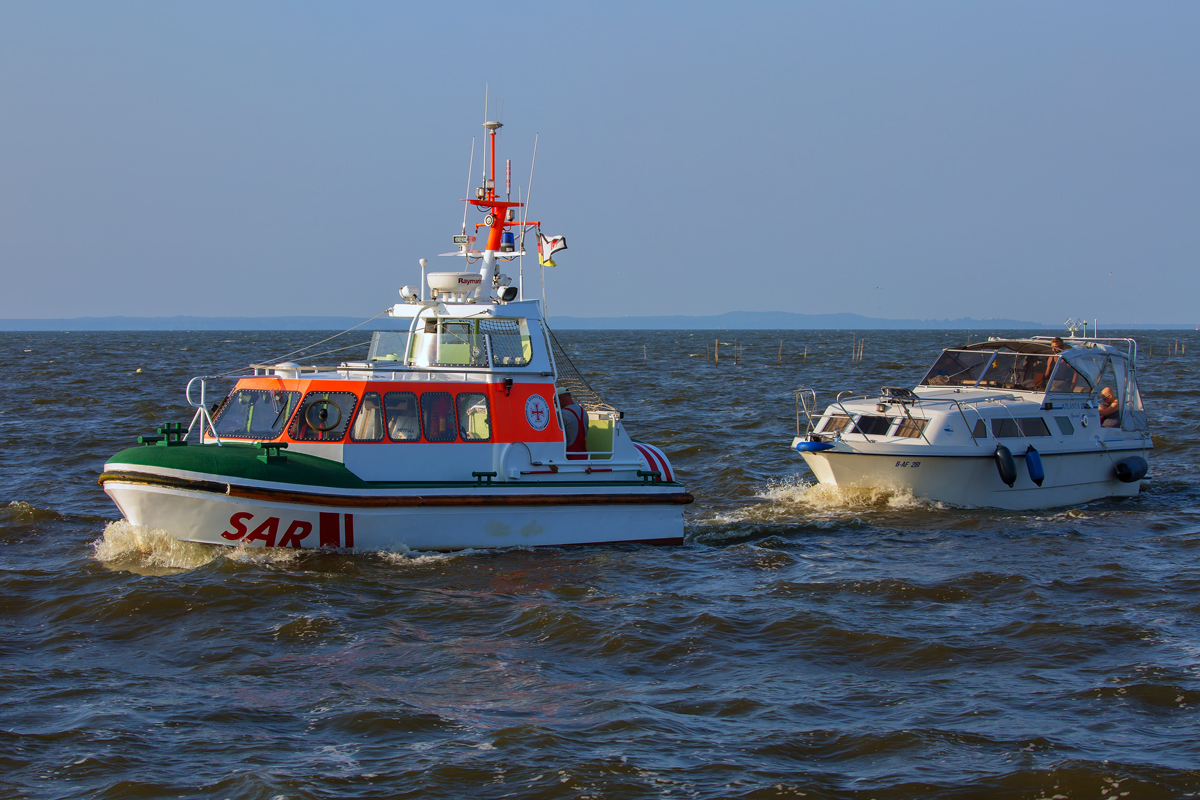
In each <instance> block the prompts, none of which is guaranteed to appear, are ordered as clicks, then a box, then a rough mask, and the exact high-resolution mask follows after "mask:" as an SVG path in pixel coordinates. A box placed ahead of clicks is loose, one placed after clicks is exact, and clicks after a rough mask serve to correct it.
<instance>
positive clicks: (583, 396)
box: [546, 325, 616, 411]
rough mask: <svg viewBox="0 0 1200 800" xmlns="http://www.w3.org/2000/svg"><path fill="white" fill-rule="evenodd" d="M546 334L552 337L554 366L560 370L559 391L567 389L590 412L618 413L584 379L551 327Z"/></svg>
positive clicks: (557, 381)
mask: <svg viewBox="0 0 1200 800" xmlns="http://www.w3.org/2000/svg"><path fill="white" fill-rule="evenodd" d="M546 333H547V334H549V336H550V346H551V347H552V348H553V349H554V365H555V367H557V368H558V378H557V380H556V381H555V383H556V384H557V385H558V388H559V390H562V389H566V390H567V391H569V392H570V393H571V396H572V397H574V398H575V402H576V403H579V405H581V406H583V407H584V408H586V409H587V410H589V411H594V410H596V409H601V408H604V409H609V410H612V411H616V409H615V408H613V407H612V406H611V405H609V404H608V403H606V402H604V399H603V398H602V397H600V395H599V394H597V393H596V390H595V389H593V388H592V385H591V384H590V383H588V382H587V379H586V378H584V377H583V373H581V372H580V371H579V369H578V368H577V367H576V366H575V363H574V362H573V361H571V358H570V356H568V355H567V351H566V349H565V348H564V347H563V346H562V345H561V344H559V342H558V339H557V338H555V336H554V331H552V330H550V326H549V325H547V326H546Z"/></svg>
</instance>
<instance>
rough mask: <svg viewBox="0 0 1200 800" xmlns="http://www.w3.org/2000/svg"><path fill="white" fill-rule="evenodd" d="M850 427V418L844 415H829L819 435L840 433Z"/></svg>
mask: <svg viewBox="0 0 1200 800" xmlns="http://www.w3.org/2000/svg"><path fill="white" fill-rule="evenodd" d="M849 425H850V417H848V416H846V415H845V414H830V415H829V416H828V417H826V418H825V423H824V425H823V426H822V427H821V430H820V432H821V433H841V432H842V431H844V430H846V428H847V427H849Z"/></svg>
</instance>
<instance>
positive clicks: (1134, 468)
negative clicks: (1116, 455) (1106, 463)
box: [1116, 456, 1150, 483]
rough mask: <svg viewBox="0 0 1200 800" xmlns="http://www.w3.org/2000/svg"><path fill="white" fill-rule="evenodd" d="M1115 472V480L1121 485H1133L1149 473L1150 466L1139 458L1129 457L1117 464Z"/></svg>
mask: <svg viewBox="0 0 1200 800" xmlns="http://www.w3.org/2000/svg"><path fill="white" fill-rule="evenodd" d="M1116 470H1117V480H1119V481H1120V482H1121V483H1133V482H1134V481H1140V480H1141V479H1142V478H1144V477H1146V473H1147V472H1149V471H1150V465H1149V464H1147V463H1146V459H1144V458H1142V457H1141V456H1130V457H1129V458H1126V459H1124V460H1123V461H1119V462H1117V467H1116Z"/></svg>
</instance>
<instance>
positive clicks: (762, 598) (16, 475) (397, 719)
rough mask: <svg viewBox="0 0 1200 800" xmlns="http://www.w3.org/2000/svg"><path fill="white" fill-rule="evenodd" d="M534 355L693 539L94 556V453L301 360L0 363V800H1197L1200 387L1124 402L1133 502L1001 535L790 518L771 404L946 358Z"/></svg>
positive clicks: (883, 354) (660, 351) (620, 346)
mask: <svg viewBox="0 0 1200 800" xmlns="http://www.w3.org/2000/svg"><path fill="white" fill-rule="evenodd" d="M324 335H325V334H321V335H319V336H317V337H312V338H320V337H321V336H324ZM562 335H563V337H564V338H565V339H569V338H574V341H575V343H578V347H576V349H575V350H573V351H572V352H574V353H577V354H578V355H579V358H580V362H581V363H580V364H579V366H580V367H581V368H583V369H586V370H588V372H589V374H590V375H592V377H593V378H594V380H596V381H598V382H599V383H598V385H597V386H596V388H597V390H599V391H600V392H601V394H602V395H603V396H604V397H605V399H606V400H608V401H610V402H612V403H613V404H614V405H615V406H616V407H618V408H620V409H622V410H624V411H627V412H629V413H628V416H627V417H626V421H627V424H628V425H629V428H630V431H631V432H632V433H634V434H635V435H637V436H638V437H639V438H643V439H645V440H646V441H651V442H656V443H659V444H662V445H663V447H664V448H665V450H666V452H667V453H668V454H669V455H670V457H671V458H672V462H673V466H674V467H675V470H676V472H677V473H678V474H679V475H680V476H681V478H682V479H683V480H684V481H685V482H686V483H687V485H688V487H689V489H690V490H691V491H693V492H694V493H695V495H696V498H697V501H696V503H694V504H692V505H691V506H688V508H687V511H686V513H687V515H688V517H687V518H688V520H689V522H688V525H687V537H688V541H689V543H688V544H687V545H685V546H682V547H666V548H656V547H646V546H635V545H629V546H619V547H580V548H552V549H539V550H525V549H516V548H514V549H489V550H479V551H464V552H457V553H416V552H407V551H405V550H404V549H403V548H398V549H397V550H395V551H391V552H381V553H324V552H307V551H303V552H301V551H294V550H291V549H286V550H264V549H253V550H245V549H238V548H235V547H221V546H208V545H198V544H189V543H184V542H179V541H177V540H175V539H173V538H172V537H169V536H167V535H166V534H164V533H163V532H162V531H153V530H148V529H144V528H135V527H134V526H131V525H129V524H128V523H125V522H115V523H111V524H109V520H111V519H112V517H113V516H115V514H116V510H115V508H114V507H113V506H112V504H111V502H110V501H109V499H108V498H107V497H106V496H105V495H104V493H103V492H102V490H101V489H100V488H99V487H98V486H97V484H96V475H97V474H99V470H101V469H102V468H103V459H104V457H105V456H107V455H108V454H110V453H112V452H115V451H116V450H117V449H119V448H121V447H124V446H127V445H128V444H130V443H131V442H132V441H134V437H135V436H136V435H137V434H139V433H147V432H150V431H151V430H152V429H153V427H154V426H155V425H156V424H159V423H160V422H161V421H177V420H178V421H183V422H186V421H187V419H188V418H189V417H188V416H187V414H186V412H187V408H186V406H185V405H184V403H183V400H182V387H183V386H184V385H185V384H186V382H187V380H188V378H189V377H190V376H191V375H195V374H202V373H203V372H206V371H211V369H212V366H213V364H220V365H222V366H228V367H230V368H232V367H235V366H237V364H238V363H250V362H251V361H255V360H258V359H259V358H261V357H262V356H264V355H271V354H274V353H282V352H288V351H289V350H291V349H293V348H294V346H298V345H301V344H305V343H306V342H307V341H311V340H312V339H305V338H304V337H305V336H307V335H306V334H274V333H272V334H265V333H261V332H255V333H248V334H245V335H242V334H231V333H228V332H224V333H221V334H220V335H219V336H217V335H213V334H185V333H179V334H175V333H171V334H163V333H155V334H112V333H106V334H95V335H92V334H72V335H70V336H65V335H64V336H59V335H56V334H45V335H25V334H22V335H20V336H14V337H12V338H14V339H17V340H18V341H15V342H13V343H12V345H11V346H10V347H9V348H8V349H5V348H0V390H3V391H5V392H7V393H8V394H7V395H6V396H8V397H10V398H11V401H10V403H9V404H8V406H7V407H9V408H14V407H15V408H21V409H27V410H28V411H27V413H22V414H14V413H7V414H5V413H4V412H3V411H0V414H2V415H3V416H0V419H2V420H3V424H2V425H0V428H3V432H2V433H0V438H3V439H4V442H3V447H4V448H5V449H4V454H5V455H6V456H9V457H10V458H9V460H8V462H6V463H10V464H20V465H22V466H21V469H19V470H16V469H9V471H8V472H7V473H6V474H5V475H4V478H5V487H6V488H5V491H6V492H7V494H6V495H5V496H4V501H3V502H0V531H3V532H4V536H3V539H2V541H0V543H2V544H3V547H0V601H2V602H0V626H3V627H2V628H0V659H3V663H4V664H5V685H6V688H7V689H9V694H10V696H11V698H14V699H13V700H12V701H11V702H8V703H7V704H0V707H2V708H3V716H4V724H3V725H0V747H2V749H3V754H2V755H0V766H2V767H3V769H2V770H0V786H3V787H4V790H0V794H4V793H5V791H7V793H8V794H13V795H15V796H28V797H41V796H51V795H53V796H56V797H57V796H63V797H66V796H71V797H84V796H87V797H91V796H104V797H108V796H112V797H117V796H121V797H133V796H147V797H149V796H154V797H160V796H167V795H171V796H177V795H187V796H195V795H197V794H203V795H205V796H213V797H227V796H228V797H233V796H237V797H243V796H247V797H248V796H254V797H276V796H287V797H293V796H296V797H309V796H311V797H332V796H337V797H378V796H421V797H430V798H458V797H463V796H468V797H481V798H482V797H488V798H491V797H501V796H504V795H512V796H516V797H533V796H538V797H542V796H544V797H572V798H584V797H604V798H635V797H636V798H641V797H687V798H695V799H696V800H724V799H725V798H730V797H737V798H767V797H780V796H782V797H788V796H796V797H800V796H806V797H836V798H869V797H879V798H884V797H893V798H895V797H938V798H966V797H994V796H1005V797H1014V798H1018V797H1019V798H1028V799H1029V800H1032V799H1033V798H1039V797H1044V798H1048V799H1049V798H1053V797H1055V796H1056V795H1057V796H1060V797H1069V798H1076V797H1102V798H1106V800H1107V799H1108V798H1113V800H1120V798H1119V797H1118V796H1120V795H1123V793H1126V792H1128V793H1129V797H1131V798H1134V797H1181V796H1188V795H1189V794H1191V795H1195V794H1197V793H1198V792H1200V772H1198V771H1197V769H1196V764H1200V743H1197V740H1196V736H1195V715H1196V709H1197V708H1198V707H1200V672H1198V671H1197V668H1196V664H1197V659H1198V658H1200V654H1198V647H1197V644H1196V642H1197V639H1198V637H1197V635H1196V618H1197V617H1196V615H1197V610H1198V607H1197V601H1196V596H1197V590H1200V568H1198V567H1197V566H1196V558H1195V555H1196V553H1197V551H1198V550H1200V534H1198V533H1197V532H1198V531H1200V482H1198V481H1197V479H1196V474H1195V469H1194V460H1195V459H1194V458H1193V454H1194V453H1195V452H1196V447H1197V445H1198V444H1200V430H1197V429H1196V427H1195V425H1194V424H1193V423H1194V422H1195V420H1196V419H1197V418H1198V414H1200V407H1198V406H1197V397H1198V396H1200V393H1196V394H1195V396H1193V394H1191V393H1180V394H1177V395H1173V396H1170V397H1167V396H1165V395H1163V394H1162V393H1159V394H1157V395H1156V390H1157V389H1158V387H1165V386H1191V385H1193V384H1194V383H1195V377H1194V374H1193V373H1192V372H1191V371H1190V370H1191V367H1189V366H1188V364H1189V363H1192V362H1185V360H1184V359H1175V360H1172V361H1170V362H1167V361H1165V360H1157V361H1156V360H1150V361H1149V362H1148V363H1147V364H1146V365H1145V369H1144V370H1143V374H1142V379H1143V383H1144V386H1143V389H1144V390H1145V393H1146V401H1147V408H1148V410H1149V413H1150V415H1151V419H1152V427H1153V429H1154V430H1155V431H1156V432H1157V433H1159V434H1160V437H1159V439H1157V440H1156V444H1158V445H1159V447H1158V449H1156V450H1155V451H1154V453H1153V454H1152V456H1151V463H1152V469H1153V471H1154V475H1155V480H1154V481H1153V482H1152V483H1151V484H1150V488H1149V490H1148V491H1144V492H1143V493H1142V494H1141V495H1140V496H1139V497H1137V498H1131V499H1129V500H1122V501H1111V502H1109V501H1098V502H1095V503H1089V504H1087V505H1084V506H1080V507H1075V508H1068V509H1060V510H1050V511H1039V512H1029V513H1015V512H997V511H991V510H986V509H960V508H953V507H943V506H941V505H939V504H937V503H930V502H926V501H924V500H921V499H920V498H915V497H913V496H912V495H911V494H909V493H907V492H904V491H889V490H886V489H871V490H854V489H845V488H839V487H829V486H819V485H817V484H815V483H813V482H812V481H811V476H810V475H809V473H808V471H807V468H806V467H805V466H804V465H803V462H802V460H801V459H800V458H799V456H798V454H797V453H796V452H795V451H794V450H792V449H790V448H789V447H788V442H789V441H790V439H791V435H792V431H793V430H794V427H793V423H794V420H793V415H794V400H793V397H792V394H791V391H792V389H793V388H794V386H795V385H796V384H797V383H799V382H805V383H812V384H815V385H816V388H817V390H818V391H819V393H820V394H821V397H822V399H832V397H833V396H834V395H835V393H836V392H837V391H840V390H842V389H852V390H854V391H861V390H862V388H863V387H872V386H878V385H879V383H880V380H881V379H880V376H881V375H888V376H891V377H889V378H888V380H887V382H889V383H898V382H901V381H902V379H901V378H900V377H899V376H900V374H901V371H902V370H901V369H897V366H899V367H902V368H903V369H913V370H915V371H918V372H919V370H920V369H923V368H924V366H926V365H927V364H928V363H929V362H930V361H931V359H932V356H933V354H934V353H933V351H935V350H936V349H937V348H939V347H940V346H941V345H942V344H944V343H947V341H948V337H949V334H946V333H944V332H914V331H907V332H904V331H902V332H889V334H888V335H887V337H886V340H885V339H884V338H881V339H880V340H879V342H878V344H874V343H873V344H872V347H870V348H868V350H867V355H866V359H865V361H864V362H863V363H858V364H855V363H851V362H850V361H849V360H848V359H847V358H846V356H847V354H848V352H849V348H850V346H851V339H852V337H851V334H849V333H847V332H812V331H798V332H778V333H774V332H744V333H743V332H739V333H738V334H737V335H738V337H739V342H740V344H746V345H749V346H747V347H746V348H745V350H744V351H743V353H742V357H741V358H740V359H739V360H740V363H739V364H737V365H736V366H735V365H734V364H733V363H732V361H728V362H727V360H726V359H722V360H721V363H720V366H719V367H718V366H717V365H715V364H713V363H712V362H711V361H709V360H708V359H701V358H698V357H696V358H683V354H690V353H695V352H696V351H697V350H699V349H700V348H701V347H703V344H702V343H703V341H704V339H705V338H707V339H708V340H709V341H710V342H711V340H712V338H714V336H715V335H716V334H713V335H709V334H707V333H705V334H703V336H702V337H700V338H692V340H691V341H690V342H689V341H688V337H689V336H691V334H677V333H673V332H638V333H637V334H630V333H623V332H620V331H615V332H614V331H605V332H602V333H589V332H565V333H564V334H562ZM1176 335H1177V334H1175V333H1172V334H1171V336H1172V337H1174V336H1176ZM289 337H291V338H289ZM723 338H731V336H730V337H723ZM296 339H299V341H296ZM780 339H786V341H785V342H784V348H783V349H784V351H785V357H784V363H783V365H780V364H779V363H778V359H779V355H778V354H779V350H780V343H779V340H780ZM647 340H648V341H649V343H650V345H651V346H650V347H649V348H648V351H649V360H648V361H643V360H642V342H643V341H647ZM698 343H699V344H700V346H699V347H697V344H698ZM950 343H953V342H950ZM185 347H187V348H190V349H189V350H185V349H184V348H185ZM23 348H24V349H30V348H37V349H38V350H40V351H44V352H47V353H54V354H55V358H59V355H58V354H59V353H62V354H63V356H62V358H64V359H65V360H64V363H88V364H89V365H90V367H91V369H90V370H89V373H88V376H87V382H86V386H85V384H83V383H72V382H78V381H80V380H81V379H80V378H79V375H78V373H77V372H68V371H61V370H60V369H59V367H58V366H55V365H51V367H48V368H46V369H44V370H42V371H41V373H40V374H39V375H37V376H35V377H34V378H32V379H31V378H30V372H29V371H28V370H27V369H26V367H24V366H23V365H22V364H21V363H19V362H18V361H17V360H16V359H14V358H13V357H14V356H18V357H19V356H20V354H21V350H22V349H23ZM804 349H807V351H808V353H809V358H808V361H807V362H804V361H802V360H801V358H800V353H801V352H803V351H804ZM635 350H636V354H637V357H636V358H635V359H632V360H631V359H630V358H628V354H629V353H632V352H634V351H635ZM656 354H657V355H656ZM68 356H69V360H66V359H68ZM6 359H7V360H6ZM596 365H603V370H602V372H597V369H596ZM136 367H142V368H143V369H144V370H145V372H144V373H143V374H142V375H141V376H139V377H138V378H137V379H136V380H130V379H129V375H130V373H131V372H132V370H133V369H134V368H136ZM5 381H7V383H5ZM84 394H86V395H87V396H88V397H94V398H97V399H98V401H99V402H97V403H94V404H92V405H91V406H89V410H88V413H89V415H90V418H95V419H99V420H103V422H104V424H103V425H95V426H90V427H88V429H87V431H85V432H82V433H81V432H80V431H79V429H78V419H76V418H74V417H71V416H70V415H63V414H60V413H56V409H57V408H60V407H61V406H55V405H52V404H34V403H33V402H32V401H33V400H34V399H36V398H38V397H41V398H55V397H79V396H82V395H84ZM1179 420H1183V424H1182V425H1181V424H1179ZM46 441H53V442H54V443H55V445H54V447H53V448H51V447H46V446H45V444H44V443H45V442H46ZM797 473H798V474H797ZM786 476H792V477H786ZM18 498H19V500H20V501H21V502H7V501H9V500H16V499H18ZM98 537H99V538H98Z"/></svg>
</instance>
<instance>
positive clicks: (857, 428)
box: [852, 414, 892, 436]
mask: <svg viewBox="0 0 1200 800" xmlns="http://www.w3.org/2000/svg"><path fill="white" fill-rule="evenodd" d="M890 427H892V421H891V420H890V419H888V418H887V417H876V416H874V415H871V414H863V415H862V416H861V417H859V418H858V422H857V423H856V424H855V425H854V430H853V431H852V433H862V434H866V435H867V436H882V435H883V434H885V433H887V432H888V428H890Z"/></svg>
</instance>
